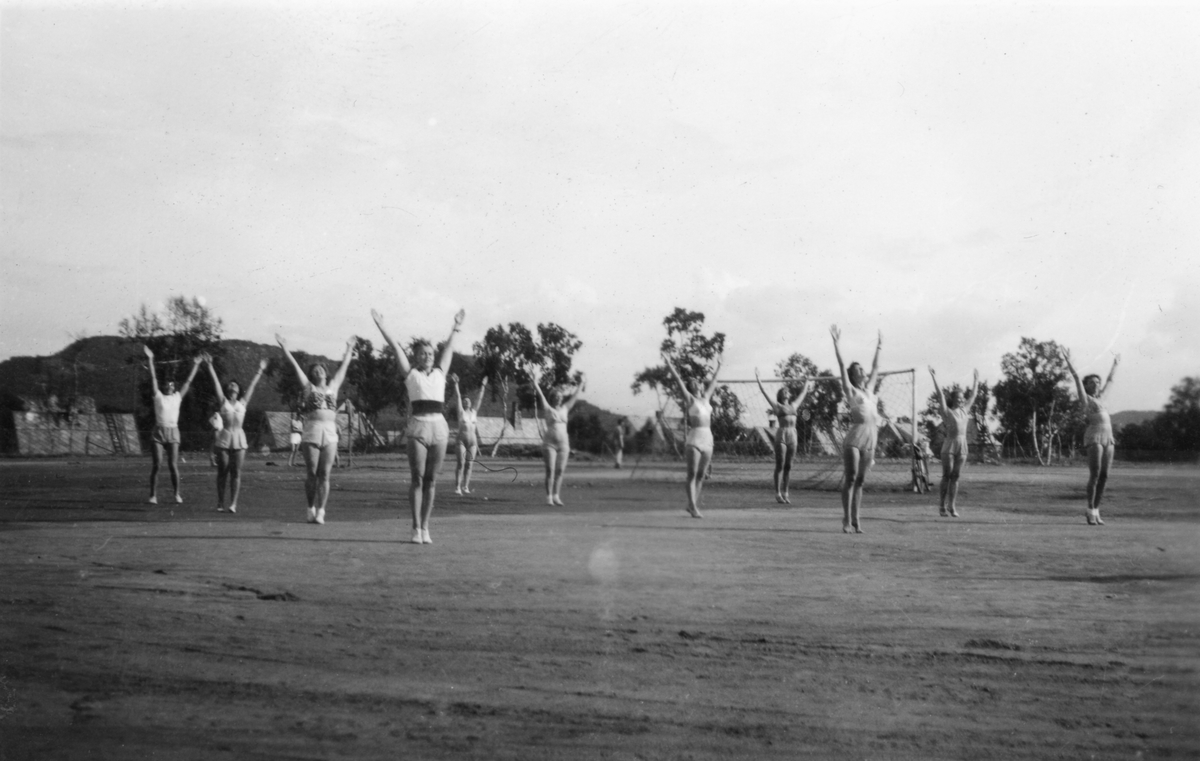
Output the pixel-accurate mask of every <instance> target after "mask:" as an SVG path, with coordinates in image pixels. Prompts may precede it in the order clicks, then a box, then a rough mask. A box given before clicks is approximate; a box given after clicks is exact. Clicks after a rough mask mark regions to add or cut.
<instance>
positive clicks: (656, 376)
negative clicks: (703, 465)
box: [631, 307, 725, 418]
mask: <svg viewBox="0 0 1200 761" xmlns="http://www.w3.org/2000/svg"><path fill="white" fill-rule="evenodd" d="M663 327H665V328H666V329H667V337H666V338H664V339H663V342H662V344H661V345H660V346H659V351H660V352H662V353H663V354H669V355H670V356H671V359H672V361H673V362H674V363H675V368H676V369H677V370H678V371H679V375H680V377H682V378H683V381H684V383H686V382H688V381H689V380H697V381H699V380H706V379H707V378H708V376H709V375H711V374H712V369H711V368H712V365H713V363H714V362H715V361H716V358H717V355H718V354H720V353H721V352H723V351H724V350H725V334H724V333H713V334H712V336H711V337H710V336H706V335H704V313H703V312H689V311H687V310H686V309H683V308H681V307H675V311H673V312H671V314H669V315H667V316H666V317H665V318H663ZM631 388H632V389H633V393H635V394H640V393H641V392H642V390H643V388H650V389H652V390H653V391H654V392H655V393H656V394H663V393H665V394H666V395H667V397H668V398H670V399H673V400H674V401H675V404H676V406H678V407H679V408H680V409H683V408H684V407H685V406H686V404H687V403H686V401H685V400H684V398H683V396H682V394H681V393H680V391H679V388H678V386H677V385H676V383H675V378H674V377H673V376H672V375H671V371H670V370H669V369H667V366H666V365H665V364H659V365H654V366H653V367H647V368H645V369H643V370H642V371H641V372H639V373H637V374H636V375H635V376H633V384H632V386H631ZM713 399H714V402H715V400H716V396H715V395H714V397H713ZM659 406H660V407H661V406H662V405H661V404H660V405H659ZM715 415H716V411H715V409H714V418H715Z"/></svg>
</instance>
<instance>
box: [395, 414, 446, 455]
mask: <svg viewBox="0 0 1200 761" xmlns="http://www.w3.org/2000/svg"><path fill="white" fill-rule="evenodd" d="M404 435H405V437H407V438H408V440H409V441H415V442H416V443H418V444H420V445H422V446H424V447H426V448H430V447H436V446H441V447H444V446H446V444H447V443H449V441H450V426H449V425H447V424H446V418H445V416H443V415H437V414H434V415H414V416H413V417H410V418H409V419H408V427H407V428H405V429H404Z"/></svg>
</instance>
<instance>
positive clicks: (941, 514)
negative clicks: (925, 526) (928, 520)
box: [938, 507, 949, 518]
mask: <svg viewBox="0 0 1200 761" xmlns="http://www.w3.org/2000/svg"><path fill="white" fill-rule="evenodd" d="M938 515H940V516H942V517H943V518H945V517H947V516H948V515H949V513H947V512H946V508H944V507H940V508H938Z"/></svg>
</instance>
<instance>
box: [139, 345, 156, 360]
mask: <svg viewBox="0 0 1200 761" xmlns="http://www.w3.org/2000/svg"><path fill="white" fill-rule="evenodd" d="M142 351H144V352H146V356H147V357H149V358H150V359H154V351H153V350H152V349H151V348H150V347H149V346H147V345H146V344H142Z"/></svg>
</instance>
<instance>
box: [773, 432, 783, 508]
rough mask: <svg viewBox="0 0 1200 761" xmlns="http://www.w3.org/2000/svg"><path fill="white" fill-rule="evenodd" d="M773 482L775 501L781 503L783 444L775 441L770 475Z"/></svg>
mask: <svg viewBox="0 0 1200 761" xmlns="http://www.w3.org/2000/svg"><path fill="white" fill-rule="evenodd" d="M772 478H773V479H774V483H775V501H776V502H779V503H780V504H782V503H783V481H782V478H783V445H782V444H780V443H779V442H778V441H776V442H775V472H774V474H773V475H772Z"/></svg>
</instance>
